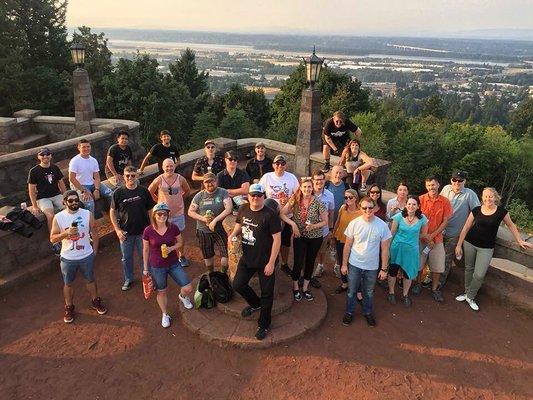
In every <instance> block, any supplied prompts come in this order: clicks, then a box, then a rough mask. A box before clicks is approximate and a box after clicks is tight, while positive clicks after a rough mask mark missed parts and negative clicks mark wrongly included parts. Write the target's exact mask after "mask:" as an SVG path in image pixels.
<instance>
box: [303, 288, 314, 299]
mask: <svg viewBox="0 0 533 400" xmlns="http://www.w3.org/2000/svg"><path fill="white" fill-rule="evenodd" d="M304 297H305V299H306V300H307V301H313V300H314V299H315V298H314V297H313V294H312V293H311V292H310V291H309V290H306V291H305V292H304Z"/></svg>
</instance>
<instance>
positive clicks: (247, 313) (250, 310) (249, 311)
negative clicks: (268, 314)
mask: <svg viewBox="0 0 533 400" xmlns="http://www.w3.org/2000/svg"><path fill="white" fill-rule="evenodd" d="M260 309H261V307H252V306H247V307H244V308H243V309H242V311H241V317H243V318H247V317H249V316H251V315H252V314H253V313H254V312H256V311H257V310H260Z"/></svg>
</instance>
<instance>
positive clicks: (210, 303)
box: [194, 274, 216, 309]
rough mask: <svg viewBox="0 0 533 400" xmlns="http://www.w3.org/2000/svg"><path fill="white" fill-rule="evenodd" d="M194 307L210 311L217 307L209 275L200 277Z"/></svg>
mask: <svg viewBox="0 0 533 400" xmlns="http://www.w3.org/2000/svg"><path fill="white" fill-rule="evenodd" d="M194 306H195V308H197V309H198V308H206V309H210V308H213V307H215V306H216V300H215V296H214V295H213V291H212V290H211V286H209V280H208V279H207V274H204V275H202V276H201V277H200V280H199V281H198V286H197V287H196V293H195V294H194Z"/></svg>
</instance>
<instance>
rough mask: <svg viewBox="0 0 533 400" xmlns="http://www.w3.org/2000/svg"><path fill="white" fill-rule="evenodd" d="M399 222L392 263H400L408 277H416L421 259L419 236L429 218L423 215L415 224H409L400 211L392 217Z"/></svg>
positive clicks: (392, 245)
mask: <svg viewBox="0 0 533 400" xmlns="http://www.w3.org/2000/svg"><path fill="white" fill-rule="evenodd" d="M392 220H393V221H396V223H397V224H398V229H397V230H396V234H395V235H394V238H393V239H392V243H391V246H390V263H391V264H398V265H399V266H400V267H401V268H402V270H404V272H405V273H406V274H407V278H409V279H414V278H416V276H417V275H418V269H419V266H420V261H419V253H420V251H419V244H418V243H419V240H420V239H419V238H420V230H421V229H422V227H423V226H424V225H426V224H427V222H428V220H427V218H426V217H425V216H424V215H422V219H419V220H418V221H417V222H416V223H415V224H413V225H409V224H407V223H406V222H405V220H404V219H403V217H402V213H398V214H396V215H394V216H393V217H392Z"/></svg>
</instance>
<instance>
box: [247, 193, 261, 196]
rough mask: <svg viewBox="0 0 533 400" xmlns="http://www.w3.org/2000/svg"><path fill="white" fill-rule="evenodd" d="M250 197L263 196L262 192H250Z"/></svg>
mask: <svg viewBox="0 0 533 400" xmlns="http://www.w3.org/2000/svg"><path fill="white" fill-rule="evenodd" d="M250 197H263V194H262V193H253V194H252V193H250Z"/></svg>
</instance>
